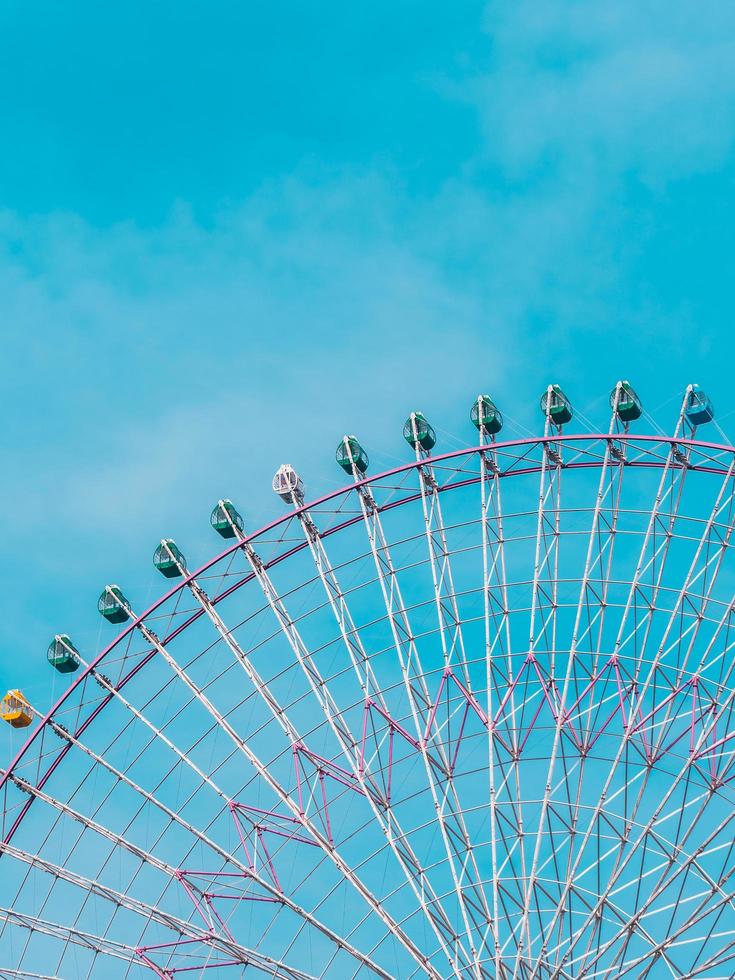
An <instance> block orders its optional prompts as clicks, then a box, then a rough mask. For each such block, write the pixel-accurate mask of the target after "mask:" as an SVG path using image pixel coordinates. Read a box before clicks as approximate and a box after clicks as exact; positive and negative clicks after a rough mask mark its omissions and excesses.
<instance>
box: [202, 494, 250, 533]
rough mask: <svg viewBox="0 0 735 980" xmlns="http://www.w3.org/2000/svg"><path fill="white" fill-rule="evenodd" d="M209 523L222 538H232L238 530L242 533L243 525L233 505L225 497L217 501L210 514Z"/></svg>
mask: <svg viewBox="0 0 735 980" xmlns="http://www.w3.org/2000/svg"><path fill="white" fill-rule="evenodd" d="M209 523H210V524H211V525H212V527H213V528H214V529H215V531H216V532H217V534H219V535H220V536H221V537H223V538H234V537H235V535H236V534H237V533H238V531H239V533H240V534H243V529H244V527H245V525H244V523H243V520H242V517H241V516H240V514H239V513H238V511H237V509H236V508H235V505H234V504H233V503H232V501H231V500H227V499H225V500H218V501H217V503H216V504H215V507H214V510H213V511H212V513H211V515H210V518H209Z"/></svg>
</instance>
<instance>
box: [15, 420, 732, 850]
mask: <svg viewBox="0 0 735 980" xmlns="http://www.w3.org/2000/svg"><path fill="white" fill-rule="evenodd" d="M577 442H591V443H594V442H618V443H633V444H635V443H644V444H658V445H666V446H669V447H671V446H675V445H680V446H683V447H687V448H698V449H704V450H709V451H712V452H715V453H730V454H734V455H735V446H733V445H729V444H727V443H717V442H710V441H708V440H702V439H692V438H682V437H679V436H676V435H673V436H670V435H646V434H640V435H639V434H636V433H631V432H617V433H613V432H586V433H563V432H560V433H557V434H553V435H539V436H528V437H525V438H522V439H510V440H504V441H495V442H490V443H484V444H479V445H474V446H467V447H463V448H461V449H455V450H451V451H450V452H447V453H440V454H436V455H428V456H426V457H425V458H417V459H411V460H409V461H407V462H406V463H402V464H400V465H399V466H395V467H391V468H390V469H388V470H384V471H381V472H380V473H376V474H373V475H369V476H368V475H364V476H362V477H361V478H360V479H357V480H354V481H353V482H352V483H348V484H346V485H344V486H340V487H338V488H336V489H335V490H331V491H330V492H329V493H327V494H324V495H322V496H321V497H317V498H314V499H313V500H308V501H305V502H304V503H302V504H300V505H299V506H297V507H291V508H289V509H288V510H287V511H286V512H285V513H283V514H281V515H280V516H279V517H277V518H275V519H274V520H272V521H269V522H268V523H266V524H264V525H263V526H262V527H260V528H258V529H256V530H255V531H252V532H251V533H249V534H245V535H244V536H243V538H242V539H238V540H235V541H234V542H233V543H232V544H230V545H228V546H227V547H226V548H225V549H224V550H223V551H221V552H219V553H218V554H216V555H215V556H213V557H212V558H210V559H209V560H208V561H206V562H205V563H204V564H203V565H201V566H200V567H199V568H197V569H194V570H193V571H189V572H187V574H186V575H184V576H182V578H181V579H180V580H179V581H178V582H177V583H176V585H174V586H173V587H172V588H171V589H169V590H168V591H167V592H165V593H163V594H162V595H161V596H159V597H158V598H157V599H156V600H155V601H154V602H153V603H152V604H151V605H150V606H149V607H148V608H147V609H145V610H144V611H143V612H141V613H138V614H136V615H135V616H133V617H132V618H131V619H130V620H129V621H128V623H127V624H126V625H125V627H124V629H122V630H120V632H119V633H118V634H117V635H116V636H115V637H114V638H113V639H112V640H111V641H110V643H108V644H107V646H106V647H104V648H103V650H101V651H100V653H98V654H97V655H96V657H95V658H94V659H93V660H90V661H89V663H88V664H87V665H86V666H84V668H83V670H82V671H81V672H80V673H79V676H78V677H76V678H75V679H74V681H73V682H72V683H71V684H70V685H69V686H68V687H67V689H66V690H65V691H64V692H63V694H62V695H61V697H59V699H58V700H57V701H56V702H55V703H54V704H53V705H52V706H51V707H50V708H49V709H48V711H47V712H46V713H45V714H44V715H43V717H41V718H40V719H39V721H38V724H37V725H36V726H35V727H34V728H33V730H32V732H31V733H30V735H29V736H28V738H27V739H26V741H25V742H24V743H23V745H22V746H21V747H20V749H19V750H18V752H17V753H16V755H15V756H14V757H13V759H12V760H11V761H10V763H9V765H8V766H7V767H6V768H5V769H2V770H0V791H2V790H3V788H4V787H5V786H6V785H7V782H8V780H9V779H12V778H13V777H14V773H15V769H16V768H17V767H18V766H19V765H20V763H21V762H22V760H23V758H24V756H25V755H26V753H27V752H28V751H29V750H30V749H31V747H32V745H33V743H34V742H35V741H36V739H37V738H38V736H39V735H40V734H41V733H42V732H43V731H44V730H46V729H48V728H52V729H53V725H54V724H55V723H54V720H53V719H54V715H55V714H56V713H57V712H58V711H59V709H60V708H61V707H62V706H63V705H64V703H65V702H66V700H67V698H69V697H70V696H71V695H72V694H73V693H74V691H76V690H77V688H78V687H79V686H80V685H81V684H83V683H84V681H85V680H87V679H88V678H89V677H91V676H93V674H94V672H95V671H96V670H97V668H98V666H99V664H101V663H102V662H103V661H104V660H105V658H106V657H107V656H108V655H109V654H110V653H111V652H112V651H113V650H114V649H115V648H116V647H117V646H118V644H120V643H121V642H122V641H123V640H124V639H125V638H126V637H127V636H129V635H130V634H131V633H132V632H133V631H134V630H135V629H136V628H138V627H139V626H140V624H141V623H144V622H145V621H146V620H147V619H148V618H149V617H150V616H151V615H152V614H154V613H155V612H156V611H157V610H158V609H159V608H160V607H161V606H162V605H163V604H164V603H165V602H167V601H168V600H169V599H171V598H173V597H174V596H175V595H177V593H179V592H181V591H182V590H183V589H185V588H186V587H187V586H188V585H189V583H190V582H191V581H192V580H194V579H196V578H197V577H198V576H201V575H202V574H203V573H205V572H207V571H209V569H211V568H212V567H214V566H215V565H217V564H218V563H219V562H221V561H222V560H224V559H226V558H227V557H228V556H229V555H232V554H235V553H236V552H237V551H239V550H242V548H243V547H244V545H246V544H248V543H252V542H254V541H257V540H258V538H260V537H261V536H262V535H264V534H267V533H269V532H270V531H273V530H274V529H276V528H277V527H279V526H280V525H282V524H285V523H286V522H288V521H290V520H292V519H293V518H294V517H296V518H298V517H299V515H301V514H303V513H305V512H308V511H309V510H311V509H313V508H315V507H319V506H321V505H323V504H325V503H329V502H330V501H332V500H336V499H338V498H340V497H343V496H346V495H347V494H349V493H351V492H353V491H355V490H358V489H360V488H363V487H369V486H370V485H371V484H377V483H379V482H380V481H382V480H386V479H389V478H391V477H395V476H398V475H400V474H404V473H408V472H411V471H412V470H420V469H421V467H422V466H426V465H432V466H436V465H437V464H441V463H443V462H446V461H450V460H454V459H459V458H462V457H464V456H473V455H477V454H483V453H488V452H493V451H497V450H503V449H513V448H516V447H518V448H521V447H526V446H527V447H529V448H530V447H532V446H541V447H543V446H547V445H549V444H554V445H558V444H560V443H561V444H569V443H577ZM603 465H604V464H603V462H602V460H588V461H585V462H583V463H576V464H575V463H571V464H565V465H564V468H565V469H569V470H572V469H600V468H601V467H602V466H603ZM621 465H622V464H621ZM665 465H666V464H665V462H664V461H658V460H649V461H646V462H627V463H626V466H627V467H632V468H652V469H662V468H663V467H664V466H665ZM687 468H688V469H691V470H693V471H695V472H707V473H722V472H725V471H724V470H722V469H721V468H720V467H714V466H703V465H699V464H687ZM539 470H540V466H539V465H533V466H529V467H524V468H514V469H509V470H507V471H505V472H500V473H499V474H498V476H499V477H500V478H507V477H513V476H524V475H526V476H527V475H529V474H531V473H536V472H538V471H539ZM479 480H480V477H479V476H476V475H475V476H472V477H470V478H467V479H465V480H460V481H457V482H455V483H451V484H447V485H445V486H441V487H439V488H438V489H439V492H444V491H446V490H451V489H458V488H460V487H462V486H467V485H470V484H474V483H477V482H479ZM420 496H421V494H420V492H417V493H415V494H412V495H408V496H406V497H403V498H400V499H398V500H396V501H393V502H391V503H390V504H389V505H387V506H388V507H389V508H391V509H393V508H397V507H400V506H403V505H404V504H407V503H410V502H412V501H413V500H415V499H418V498H420ZM380 509H381V510H384V509H386V507H383V508H380ZM360 520H361V518H360V517H359V516H355V517H350V518H348V519H347V520H346V521H343V522H342V523H340V524H338V525H335V526H334V527H331V528H329V529H326V530H325V531H324V532H322V534H321V536H322V537H327V536H330V535H332V534H335V533H337V532H339V531H341V530H344V529H345V528H346V527H348V526H350V525H351V524H353V523H356V522H358V521H360ZM305 547H307V545H306V542H299V543H298V544H296V545H294V546H292V547H291V548H289V549H287V550H286V551H284V552H283V553H282V554H280V555H277V556H276V557H275V558H273V559H271V560H269V561H268V562H265V563H264V566H265V567H266V568H270V567H272V566H273V565H275V564H278V563H280V562H281V561H285V560H286V559H287V558H289V557H291V556H292V555H293V554H296V553H298V552H300V551H301V550H303V549H304V548H305ZM253 577H254V575H253V573H252V572H249V573H245V574H244V575H243V577H242V578H241V579H240V580H239V581H238V582H236V583H235V584H234V585H233V586H230V587H229V588H228V589H226V590H225V591H224V592H222V593H221V594H220V595H218V596H216V597H215V600H214V601H215V602H220V601H221V600H222V599H223V598H225V597H227V596H228V595H230V594H232V592H234V591H236V590H237V589H239V588H241V587H242V586H243V585H245V584H247V582H249V581H250V580H252V578H253ZM203 614H204V610H203V609H198V610H195V611H194V612H193V613H192V614H191V615H190V616H189V617H188V618H187V619H186V620H184V622H183V623H181V624H179V626H178V627H177V628H176V629H175V630H174V631H173V632H172V633H171V634H170V635H169V636H167V637H166V638H165V641H164V642H166V643H168V642H170V641H171V640H172V639H174V638H175V637H176V636H178V635H179V634H180V633H182V632H183V631H184V630H185V629H187V628H188V627H189V626H190V625H191V624H192V623H193V622H195V621H196V620H198V619H199V618H201V616H202V615H203ZM155 655H156V650H155V649H153V650H151V651H150V652H149V653H148V654H147V655H146V656H145V657H144V658H143V659H142V660H141V661H140V663H138V664H136V665H135V667H133V668H132V669H131V670H130V671H129V673H128V674H126V675H125V677H124V678H122V680H121V681H120V682H119V683H118V684H117V685H116V690H120V689H121V688H122V687H124V686H125V685H126V684H127V682H128V681H129V680H131V679H132V678H133V677H134V676H135V675H137V674H138V673H139V672H140V671H141V670H142V669H143V668H144V667H145V666H146V665H147V664H148V663H149V662H150V660H151V659H153V658H154V657H155ZM112 699H113V695H112V694H110V693H109V692H108V694H107V695H106V696H105V697H104V698H103V699H102V701H101V702H100V704H98V705H97V707H95V708H94V710H93V711H92V712H91V713H90V715H89V716H88V717H87V718H85V719H84V720H83V721H82V722H81V724H80V726H79V729H78V734H81V733H82V732H83V731H84V730H86V728H87V727H88V725H90V724H91V723H92V722H93V721H94V720H95V719H96V718H97V717H98V716H99V715H100V714H101V712H102V710H103V709H104V708H105V707H106V706H107V705H108V704H109V703H110V702H111V700H112ZM71 747H72V742H70V741H66V740H65V741H64V744H63V745H62V746H61V747H60V748H59V751H58V753H57V754H56V756H55V757H54V758H53V760H52V761H51V762H50V763H49V765H48V766H47V768H46V770H45V772H44V773H43V775H42V776H41V777H40V778H39V779H38V781H37V786H38V787H39V788H43V786H44V785H45V783H46V782H47V781H48V779H49V778H50V777H51V775H52V774H53V773H54V772H55V770H56V768H57V767H58V766H59V765H60V763H61V762H62V761H63V758H64V756H65V755H66V753H67V752H68V751H69V749H70V748H71ZM34 799H35V797H34V796H33V795H31V796H29V798H28V800H27V801H26V802H25V803H24V804H23V806H22V807H21V809H20V811H19V813H18V815H17V816H16V818H15V820H14V821H13V823H12V824H11V826H10V828H9V830H8V831H7V832H6V833H5V835H4V836H3V838H2V843H3V844H8V843H9V842H10V841H11V840H12V838H13V836H14V835H15V833H16V832H17V830H18V828H19V826H20V824H21V823H22V821H23V818H24V817H25V815H26V814H27V812H28V810H29V809H30V806H31V804H32V803H33V800H34ZM3 853H4V850H3V849H2V848H0V857H2V855H3Z"/></svg>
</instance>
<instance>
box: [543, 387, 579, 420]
mask: <svg viewBox="0 0 735 980" xmlns="http://www.w3.org/2000/svg"><path fill="white" fill-rule="evenodd" d="M541 411H542V412H543V413H544V415H545V416H547V418H548V419H549V421H550V422H552V423H553V424H554V425H564V424H565V423H566V422H571V420H572V403H571V402H570V401H569V399H568V398H567V396H566V395H565V394H564V392H563V391H562V390H561V388H560V387H559V385H549V387H548V388H547V389H546V391H545V392H544V393H543V395H542V396H541Z"/></svg>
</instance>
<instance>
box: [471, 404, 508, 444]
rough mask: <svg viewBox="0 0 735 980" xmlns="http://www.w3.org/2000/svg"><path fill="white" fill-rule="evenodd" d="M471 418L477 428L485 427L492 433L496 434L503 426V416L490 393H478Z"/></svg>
mask: <svg viewBox="0 0 735 980" xmlns="http://www.w3.org/2000/svg"><path fill="white" fill-rule="evenodd" d="M470 419H471V421H472V424H473V425H474V426H475V428H476V429H484V430H485V431H486V432H489V433H490V435H495V434H496V432H500V430H501V429H502V428H503V416H502V415H501V414H500V410H499V409H498V406H497V405H496V404H495V402H494V401H493V400H492V398H491V397H490V396H489V395H478V396H477V398H476V399H475V401H474V403H473V405H472V410H471V412H470Z"/></svg>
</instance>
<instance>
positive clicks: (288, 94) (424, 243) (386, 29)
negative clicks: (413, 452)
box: [0, 0, 735, 744]
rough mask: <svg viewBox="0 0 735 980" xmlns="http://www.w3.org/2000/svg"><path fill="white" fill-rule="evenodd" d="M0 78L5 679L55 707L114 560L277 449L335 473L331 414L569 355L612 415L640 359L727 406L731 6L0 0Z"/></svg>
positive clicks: (384, 414) (519, 411) (515, 384)
mask: <svg viewBox="0 0 735 980" xmlns="http://www.w3.org/2000/svg"><path fill="white" fill-rule="evenodd" d="M0 91H1V92H2V98H0V133H1V134H2V153H0V195H1V197H0V331H1V332H2V341H3V343H2V357H1V358H0V374H1V377H0V391H1V392H2V404H3V413H2V415H3V419H2V426H0V433H1V434H0V440H1V446H2V461H3V467H2V480H1V481H0V541H1V542H2V556H3V561H2V565H1V566H0V586H1V591H0V603H2V609H1V610H0V683H1V684H2V685H3V686H7V685H11V684H12V685H13V686H15V685H19V686H21V687H23V688H24V689H25V690H26V691H27V693H28V694H29V695H30V696H31V697H32V699H33V700H34V701H35V702H36V703H37V704H38V706H39V707H46V706H48V705H49V704H50V703H51V698H52V696H53V694H54V692H55V693H56V694H58V693H59V692H60V690H61V687H60V685H63V684H65V683H66V681H64V680H63V679H62V678H60V677H59V676H58V675H54V676H50V675H51V671H50V668H47V667H46V666H45V662H44V655H45V648H46V645H47V643H48V640H49V638H50V636H51V635H52V634H53V633H54V632H55V631H57V630H64V631H68V632H69V633H71V634H72V636H73V637H74V639H75V641H76V642H77V644H78V645H79V646H80V648H82V649H83V651H84V652H85V653H91V652H93V650H94V649H95V648H97V646H98V644H100V643H101V642H102V640H104V639H107V638H109V637H110V636H111V628H110V627H108V626H107V625H106V624H104V623H102V621H101V620H100V619H99V617H98V615H97V613H96V610H95V603H96V598H97V595H98V593H99V590H100V589H101V588H102V586H103V585H104V584H105V582H107V581H117V582H119V583H120V584H121V585H123V586H124V587H125V589H126V591H128V592H129V593H130V596H131V598H132V599H133V601H134V603H135V605H136V606H138V607H142V606H143V605H144V604H146V603H147V600H149V599H151V598H153V597H154V596H155V594H157V593H158V592H159V591H160V590H161V589H162V588H163V586H164V583H163V580H162V579H161V578H160V577H157V575H156V573H155V572H154V571H153V569H152V567H151V564H150V560H151V554H152V551H153V548H154V546H155V544H156V542H157V540H158V539H159V538H160V536H161V535H162V534H165V535H169V534H171V535H173V536H175V537H176V538H177V540H178V541H179V543H180V545H181V546H182V548H183V549H184V550H185V551H186V552H187V554H188V555H189V558H190V563H192V564H194V563H197V562H198V561H200V560H204V559H205V558H207V557H209V556H210V554H212V553H213V551H214V549H215V547H216V545H217V541H218V540H219V539H217V538H216V536H215V535H213V533H212V532H211V530H210V529H209V526H208V514H209V510H210V508H211V506H212V504H213V503H214V501H215V500H216V499H217V497H219V496H220V495H229V496H232V497H233V499H235V500H236V501H237V502H238V504H239V505H241V507H242V509H243V510H244V512H245V513H246V517H247V520H248V524H249V526H250V527H255V526H258V525H260V524H262V523H264V522H265V521H266V520H268V519H269V518H271V517H272V516H273V515H274V514H275V513H277V511H278V508H279V506H280V505H279V503H278V501H277V500H275V498H273V496H272V494H271V492H270V490H269V481H270V477H271V475H272V472H273V470H274V469H275V468H276V466H277V465H278V464H279V463H281V462H283V461H290V462H292V463H293V464H295V465H296V466H297V467H298V468H299V469H300V470H301V471H302V473H303V476H304V478H305V480H306V483H307V489H308V490H309V491H310V492H311V493H313V494H317V493H320V492H323V491H324V490H326V489H328V488H329V487H330V486H333V485H336V484H337V482H338V481H339V479H340V476H339V472H338V471H337V470H336V467H335V464H334V461H333V452H334V445H335V443H336V442H337V439H338V438H339V436H341V434H342V433H343V432H344V431H355V432H356V433H358V434H359V436H360V438H361V440H362V441H363V442H364V443H365V445H366V446H367V447H368V448H369V449H370V450H371V455H372V456H373V457H374V461H375V465H376V466H387V465H390V463H391V462H392V461H393V460H394V459H395V458H397V457H403V458H405V457H406V453H407V450H406V447H405V445H403V443H402V440H401V437H400V427H401V423H402V421H403V419H404V417H405V415H406V413H407V412H408V411H409V410H411V409H412V408H423V409H424V411H425V412H426V413H427V414H428V415H429V416H430V417H431V419H432V420H433V421H435V423H437V424H438V426H440V427H441V430H442V432H441V433H440V434H441V438H442V440H443V445H445V446H447V447H450V446H453V445H455V444H456V443H454V442H452V441H450V440H451V439H452V438H453V439H455V440H460V441H465V442H469V441H470V440H471V439H472V429H471V428H470V426H469V423H468V421H467V411H468V407H469V403H470V401H471V399H472V398H473V397H474V396H475V395H476V394H477V392H478V391H479V390H487V391H490V392H491V393H493V395H494V396H495V397H496V399H497V400H498V402H499V403H500V404H501V406H502V407H503V409H504V410H506V412H507V413H508V414H509V415H510V416H512V417H514V418H516V419H518V420H520V422H521V423H523V424H524V425H526V426H528V427H531V426H533V427H536V426H538V425H539V424H540V419H539V416H538V409H537V402H538V396H539V394H540V391H541V389H542V387H543V386H545V385H546V384H547V383H548V382H549V381H559V382H561V383H562V384H563V386H564V387H565V388H566V389H567V390H568V392H569V394H570V395H571V396H572V398H573V400H574V402H575V406H577V407H578V408H581V409H582V410H583V411H584V412H585V413H586V414H587V415H588V416H589V417H590V418H592V419H597V420H599V421H600V423H601V424H602V423H603V421H604V420H605V418H606V411H605V400H606V397H607V392H608V391H609V389H610V387H611V385H612V384H613V383H614V382H615V380H616V379H617V378H618V377H621V376H622V377H629V378H630V379H631V380H632V381H633V382H634V384H635V385H636V387H637V388H638V389H639V391H640V393H641V395H642V396H643V398H644V400H645V402H646V405H647V407H648V408H649V409H651V410H652V411H653V413H654V414H655V415H656V417H657V418H658V420H659V421H660V422H661V424H662V425H664V426H668V425H669V424H670V423H671V420H672V417H673V415H674V414H675V403H676V399H677V397H679V394H680V392H681V390H682V388H683V387H684V385H685V384H686V383H687V382H689V381H698V382H700V383H701V384H702V385H703V386H704V387H705V388H706V389H707V390H708V391H710V392H711V394H712V396H713V399H714V400H715V403H716V406H717V408H718V410H719V414H720V417H724V416H726V415H727V413H732V412H733V411H735V392H733V390H732V388H733V386H732V380H731V379H732V367H731V360H732V353H733V342H732V330H733V307H734V305H735V304H734V301H733V275H732V264H733V252H734V249H733V245H734V244H735V241H734V239H735V221H734V220H733V203H734V199H735V195H734V190H735V187H734V179H735V166H734V164H733V142H734V139H735V7H733V6H732V5H731V4H729V3H723V2H722V0H717V2H711V0H680V2H678V3H674V4H672V3H664V2H650V0H636V2H624V3H621V2H618V0H608V2H605V3H579V2H573V0H572V2H570V0H560V2H556V0H533V2H524V0H513V2H501V3H497V2H496V3H490V4H489V5H488V4H483V3H475V2H470V0H468V2H463V3H453V4H446V3H431V2H428V3H427V2H426V0H424V2H421V3H419V2H413V0H399V2H396V0H391V2H389V3H388V2H382V0H373V2H371V3H369V4H367V3H365V4H360V3H358V4H345V3H331V2H328V0H325V2H322V3H318V4H307V3H302V2H297V3H270V4H254V3H242V2H234V0H233V2H224V0H213V2H211V3H208V4H201V3H192V2H190V0H179V2H177V3H173V2H168V3H161V2H156V0H146V2H145V3H144V2H140V0H128V2H126V3H116V4H110V3H99V2H96V3H92V2H85V0H70V2H68V3H65V4H60V3H58V2H53V3H52V2H39V0H22V2H21V0H6V2H5V3H3V4H2V7H1V8H0ZM722 424H723V427H724V428H725V429H728V428H729V431H730V432H735V415H731V417H730V419H729V422H728V420H727V418H724V420H723V422H722ZM515 431H518V430H517V429H516V430H515ZM3 736H4V737H6V738H7V739H8V740H9V741H10V740H11V739H16V744H17V739H18V738H19V736H17V735H13V734H12V733H11V732H10V731H9V730H8V731H6V732H4V733H3Z"/></svg>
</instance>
